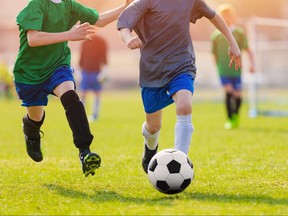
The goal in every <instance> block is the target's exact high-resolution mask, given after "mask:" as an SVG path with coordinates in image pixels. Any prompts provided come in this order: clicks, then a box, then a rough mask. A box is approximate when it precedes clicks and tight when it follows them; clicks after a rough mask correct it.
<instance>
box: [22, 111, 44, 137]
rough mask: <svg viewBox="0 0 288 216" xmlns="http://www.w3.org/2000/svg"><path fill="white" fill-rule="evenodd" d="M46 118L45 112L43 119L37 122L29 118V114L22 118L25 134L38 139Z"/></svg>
mask: <svg viewBox="0 0 288 216" xmlns="http://www.w3.org/2000/svg"><path fill="white" fill-rule="evenodd" d="M44 119H45V112H44V114H43V117H42V119H41V121H39V122H37V121H34V120H32V119H30V118H29V116H28V114H27V115H25V116H24V117H23V119H22V122H23V132H24V134H25V135H26V136H27V137H29V138H30V139H32V140H37V139H39V137H40V134H39V132H40V128H41V126H42V124H43V122H44Z"/></svg>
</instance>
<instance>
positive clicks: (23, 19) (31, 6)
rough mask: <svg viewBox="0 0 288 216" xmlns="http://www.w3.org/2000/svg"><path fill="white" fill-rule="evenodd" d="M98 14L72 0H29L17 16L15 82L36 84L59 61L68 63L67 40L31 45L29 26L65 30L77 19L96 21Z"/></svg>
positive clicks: (45, 30) (46, 77)
mask: <svg viewBox="0 0 288 216" xmlns="http://www.w3.org/2000/svg"><path fill="white" fill-rule="evenodd" d="M98 17H99V14H98V12H97V11H95V10H93V9H90V8H88V7H85V6H83V5H81V4H79V3H77V2H75V1H74V0H62V1H61V2H60V3H55V2H52V1H51V0H30V1H29V3H28V5H27V6H26V7H25V8H24V9H23V10H22V11H21V12H20V13H19V15H18V16H17V19H16V21H17V24H18V26H19V31H20V36H19V38H20V48H19V53H18V56H17V59H16V62H15V67H14V71H13V72H14V77H15V82H19V83H24V84H39V83H42V82H44V81H46V80H47V79H48V78H49V77H50V76H51V74H52V73H53V71H54V70H55V69H56V68H58V67H59V66H61V65H68V66H70V61H71V52H70V49H69V47H68V42H61V43H56V44H51V45H45V46H37V47H30V46H29V44H28V41H27V31H28V30H38V31H43V32H50V33H52V32H53V33H56V32H64V31H68V30H70V29H71V28H72V26H73V25H75V24H76V23H77V21H78V20H80V21H81V23H83V22H88V23H90V24H95V23H96V22H97V20H98Z"/></svg>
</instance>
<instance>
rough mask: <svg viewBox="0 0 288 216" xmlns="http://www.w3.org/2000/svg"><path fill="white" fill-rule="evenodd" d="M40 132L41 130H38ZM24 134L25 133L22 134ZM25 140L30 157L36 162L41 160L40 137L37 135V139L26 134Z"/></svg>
mask: <svg viewBox="0 0 288 216" xmlns="http://www.w3.org/2000/svg"><path fill="white" fill-rule="evenodd" d="M40 132H41V133H42V134H43V132H42V131H40ZM24 135H25V134H24ZM25 142H26V151H27V153H28V155H29V156H30V158H32V159H33V160H34V161H36V162H40V161H42V160H43V155H42V151H41V137H40V135H39V139H35V140H32V139H29V137H28V136H26V135H25Z"/></svg>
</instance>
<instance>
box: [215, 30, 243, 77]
mask: <svg viewBox="0 0 288 216" xmlns="http://www.w3.org/2000/svg"><path fill="white" fill-rule="evenodd" d="M232 34H233V36H234V38H235V40H236V42H237V44H238V46H239V48H240V50H243V49H247V48H248V40H247V36H246V34H245V32H244V30H243V29H242V28H240V27H234V29H232ZM211 41H212V53H213V54H214V56H215V58H216V64H217V69H218V73H219V75H220V76H228V77H240V76H241V69H238V71H237V70H235V68H234V66H232V67H229V62H230V58H229V56H228V48H229V44H228V42H227V40H226V39H225V37H224V36H223V35H222V34H221V33H220V32H219V31H218V30H216V31H214V32H213V34H212V36H211Z"/></svg>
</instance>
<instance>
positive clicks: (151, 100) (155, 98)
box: [141, 74, 194, 113]
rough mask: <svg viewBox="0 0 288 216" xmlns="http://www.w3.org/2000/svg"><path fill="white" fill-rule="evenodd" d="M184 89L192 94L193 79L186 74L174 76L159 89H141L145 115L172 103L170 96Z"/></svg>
mask: <svg viewBox="0 0 288 216" xmlns="http://www.w3.org/2000/svg"><path fill="white" fill-rule="evenodd" d="M182 89H186V90H189V91H191V92H192V94H193V93H194V78H193V77H192V76H191V75H188V74H180V75H178V76H176V77H175V78H174V79H172V81H171V82H170V83H168V84H167V85H166V86H164V87H161V88H149V87H143V88H141V95H142V102H143V106H144V109H145V112H146V113H154V112H156V111H158V110H161V109H163V108H165V107H166V106H168V105H170V104H172V103H174V100H173V99H172V95H173V94H175V93H176V92H178V91H179V90H182Z"/></svg>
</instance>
